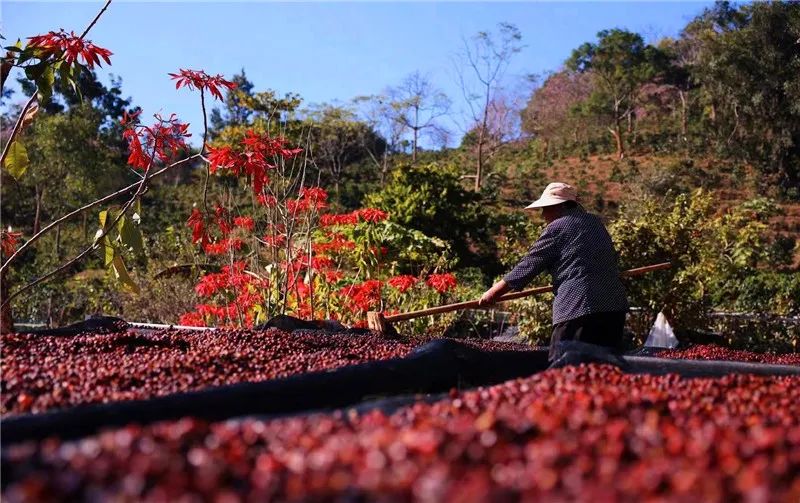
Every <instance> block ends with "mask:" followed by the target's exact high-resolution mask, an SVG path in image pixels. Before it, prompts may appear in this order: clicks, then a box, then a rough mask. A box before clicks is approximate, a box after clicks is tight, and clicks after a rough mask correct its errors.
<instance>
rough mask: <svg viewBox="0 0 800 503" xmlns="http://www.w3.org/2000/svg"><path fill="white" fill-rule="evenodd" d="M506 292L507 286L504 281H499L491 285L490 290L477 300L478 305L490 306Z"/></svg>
mask: <svg viewBox="0 0 800 503" xmlns="http://www.w3.org/2000/svg"><path fill="white" fill-rule="evenodd" d="M507 291H508V284H507V283H506V282H505V280H502V279H501V280H500V281H498V282H497V283H495V284H494V285H492V287H491V288H490V289H488V290H486V292H484V294H483V295H481V298H480V299H478V305H479V306H488V305H490V304H494V303H495V301H496V300H497V298H498V297H500V296H501V295H503V294H504V293H506V292H507Z"/></svg>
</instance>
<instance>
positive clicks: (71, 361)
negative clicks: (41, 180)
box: [2, 330, 415, 414]
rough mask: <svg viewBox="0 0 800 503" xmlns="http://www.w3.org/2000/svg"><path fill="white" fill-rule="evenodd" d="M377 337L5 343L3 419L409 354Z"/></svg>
mask: <svg viewBox="0 0 800 503" xmlns="http://www.w3.org/2000/svg"><path fill="white" fill-rule="evenodd" d="M414 347H415V345H414V344H412V343H409V342H399V341H393V340H386V339H382V338H379V337H377V336H373V335H363V336H358V337H356V336H350V335H344V334H343V335H338V334H325V333H323V332H308V333H298V332H293V333H286V332H281V331H278V330H268V331H264V332H259V331H247V330H220V331H214V332H193V331H163V332H157V333H151V334H144V333H134V332H123V333H116V334H110V335H97V334H86V335H79V336H77V337H48V336H35V335H19V334H16V335H9V336H3V375H2V413H3V414H9V413H23V412H33V413H36V412H42V411H45V410H50V409H60V408H65V407H71V406H75V405H80V404H86V403H103V402H113V401H119V400H132V399H143V398H151V397H155V396H162V395H167V394H170V393H177V392H183V391H191V390H197V389H201V388H206V387H210V386H219V385H224V384H232V383H239V382H246V381H262V380H266V379H274V378H277V377H284V376H289V375H293V374H300V373H304V372H311V371H316V370H324V369H330V368H334V367H341V366H344V365H352V364H357V363H362V362H366V361H370V360H377V359H386V358H395V357H401V356H405V355H407V354H408V353H409V352H410V351H411V350H413V349H414Z"/></svg>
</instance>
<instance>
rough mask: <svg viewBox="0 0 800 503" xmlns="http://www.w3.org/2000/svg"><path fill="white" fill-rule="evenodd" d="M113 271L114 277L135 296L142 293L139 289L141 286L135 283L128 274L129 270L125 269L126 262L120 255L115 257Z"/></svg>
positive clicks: (112, 265)
mask: <svg viewBox="0 0 800 503" xmlns="http://www.w3.org/2000/svg"><path fill="white" fill-rule="evenodd" d="M111 270H112V271H114V276H115V277H116V278H117V279H118V280H119V281H120V282H121V283H122V285H123V286H125V287H126V288H128V289H129V290H131V291H132V292H133V293H135V294H137V295H138V294H139V293H141V290H140V289H139V285H137V284H136V282H135V281H133V278H131V276H130V274H128V269H127V268H126V267H125V262H124V261H123V260H122V257H121V256H120V255H117V256H116V257H114V261H113V263H112V264H111Z"/></svg>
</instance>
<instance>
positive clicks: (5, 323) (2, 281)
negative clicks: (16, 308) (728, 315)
mask: <svg viewBox="0 0 800 503" xmlns="http://www.w3.org/2000/svg"><path fill="white" fill-rule="evenodd" d="M10 292H11V288H9V284H8V281H7V280H6V271H3V273H2V275H0V299H2V300H3V301H5V299H7V298H8V295H9V293H10ZM13 331H14V316H13V315H12V312H11V304H10V303H9V304H8V305H5V306H3V307H2V309H0V334H7V333H9V332H13Z"/></svg>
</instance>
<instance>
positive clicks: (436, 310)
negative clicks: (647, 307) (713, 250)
mask: <svg viewBox="0 0 800 503" xmlns="http://www.w3.org/2000/svg"><path fill="white" fill-rule="evenodd" d="M670 267H672V264H670V263H669V262H663V263H661V264H654V265H648V266H646V267H637V268H636V269H628V270H627V271H623V272H622V273H620V276H622V277H630V276H640V275H642V274H646V273H648V272H652V271H660V270H662V269H669V268H670ZM551 291H553V286H552V285H548V286H540V287H537V288H529V289H527V290H520V291H519V292H513V293H508V294H506V295H503V296H502V297H499V298H498V299H497V301H496V302H495V304H496V303H499V302H505V301H508V300H514V299H521V298H523V297H528V296H530V295H535V294H537V293H545V292H551ZM493 306H494V304H492V305H483V306H479V305H478V301H477V300H470V301H467V302H457V303H455V304H446V305H444V306H437V307H431V308H428V309H419V310H417V311H410V312H408V313H400V314H394V315H391V316H384V317H383V319H384V320H385V321H387V322H389V323H391V322H393V321H405V320H411V319H414V318H419V317H421V316H430V315H432V314H441V313H449V312H451V311H458V310H461V309H491V308H492V307H493Z"/></svg>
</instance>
